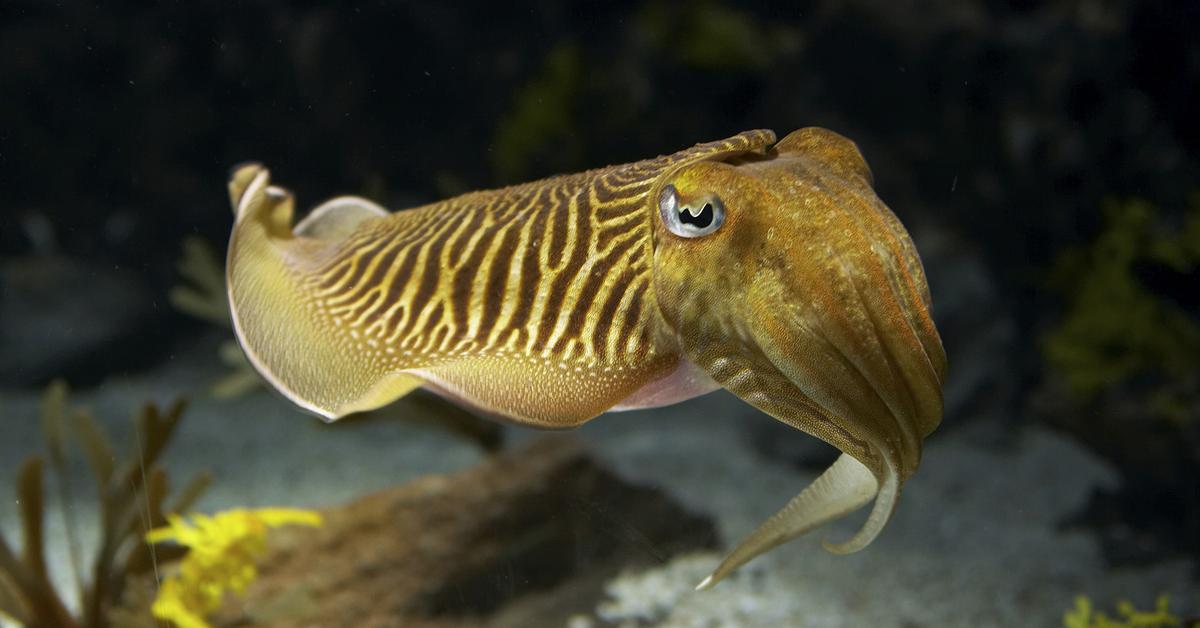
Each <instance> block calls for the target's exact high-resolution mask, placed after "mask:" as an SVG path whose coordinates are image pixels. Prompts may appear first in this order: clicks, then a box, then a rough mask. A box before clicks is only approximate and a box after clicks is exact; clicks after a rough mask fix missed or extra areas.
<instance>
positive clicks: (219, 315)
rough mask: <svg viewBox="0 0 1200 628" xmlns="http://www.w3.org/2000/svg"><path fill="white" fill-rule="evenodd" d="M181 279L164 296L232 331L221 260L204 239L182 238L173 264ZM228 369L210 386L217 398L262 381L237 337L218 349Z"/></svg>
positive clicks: (247, 389) (229, 396) (235, 394)
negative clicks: (178, 254) (179, 251)
mask: <svg viewBox="0 0 1200 628" xmlns="http://www.w3.org/2000/svg"><path fill="white" fill-rule="evenodd" d="M175 268H176V270H178V271H179V274H180V276H181V277H182V278H183V280H184V281H183V282H182V283H180V284H179V285H177V286H174V287H172V288H171V290H170V291H169V292H168V293H167V300H168V301H170V303H171V305H172V306H174V307H175V309H177V310H179V311H181V312H183V313H185V314H190V315H192V316H194V317H196V318H199V319H202V320H205V321H208V322H209V323H212V324H214V325H217V326H219V327H223V328H225V329H227V330H229V331H231V332H232V330H233V320H232V319H231V318H230V315H229V296H228V295H227V294H226V293H225V272H224V271H223V270H222V268H221V261H220V259H219V258H218V257H217V254H216V252H215V251H214V250H213V247H212V245H210V244H209V243H208V242H207V241H206V240H204V239H203V238H200V237H197V236H189V237H187V238H184V240H183V255H182V256H181V257H180V258H179V261H178V262H177V263H176V265H175ZM217 355H218V356H219V357H220V359H221V362H222V363H223V364H224V365H225V366H226V367H228V369H229V370H228V372H227V373H226V374H225V375H223V376H222V377H221V378H220V379H218V380H217V381H216V382H213V383H212V385H210V386H209V392H210V393H212V395H213V396H214V397H216V398H218V399H233V398H235V397H240V396H242V395H244V394H246V393H248V392H250V391H252V390H254V389H255V388H258V387H259V386H260V385H261V384H262V378H260V377H259V376H258V373H257V372H255V370H254V367H253V366H251V365H250V361H249V360H247V359H246V355H245V354H244V353H242V349H241V348H240V347H238V344H237V341H236V340H234V339H232V338H230V339H228V340H225V341H223V342H222V343H221V346H220V347H219V348H218V349H217Z"/></svg>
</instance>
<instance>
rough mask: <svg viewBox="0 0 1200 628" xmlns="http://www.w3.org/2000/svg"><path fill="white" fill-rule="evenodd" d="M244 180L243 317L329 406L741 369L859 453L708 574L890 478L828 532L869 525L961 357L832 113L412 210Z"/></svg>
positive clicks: (601, 408)
mask: <svg viewBox="0 0 1200 628" xmlns="http://www.w3.org/2000/svg"><path fill="white" fill-rule="evenodd" d="M229 189H230V195H231V198H232V201H233V206H234V211H235V216H236V218H235V223H234V228H233V233H232V236H231V238H230V244H229V255H228V263H227V283H228V289H229V297H230V304H231V308H232V313H233V320H234V326H235V329H236V331H237V335H238V339H239V341H240V342H241V345H242V348H243V349H244V350H245V352H246V355H247V356H248V357H249V359H250V360H251V362H252V363H253V364H254V366H255V367H256V368H257V369H258V371H259V372H260V373H261V374H262V375H263V377H265V378H266V379H267V380H268V381H269V382H271V384H272V385H273V386H274V387H275V388H277V389H278V390H279V391H280V392H281V393H283V394H284V395H285V396H286V397H288V398H289V399H291V400H292V401H294V402H295V403H296V404H298V405H299V406H301V407H303V408H305V409H307V410H309V411H311V412H313V413H316V414H318V415H320V416H321V417H324V418H325V419H327V420H334V419H337V418H338V417H341V416H344V415H346V414H349V413H353V412H359V411H365V410H370V409H372V408H377V407H379V406H382V405H385V404H387V403H389V402H391V401H393V400H395V399H396V398H398V397H400V396H402V395H404V394H406V393H408V392H409V391H411V390H413V389H415V388H418V387H421V386H425V387H428V388H431V389H434V390H436V391H438V392H439V393H441V394H443V395H445V396H447V397H449V398H451V399H454V400H456V401H458V402H460V403H462V404H464V405H467V406H470V407H472V408H475V409H478V410H480V411H482V412H485V413H488V414H491V415H496V416H501V417H505V418H508V419H511V420H513V421H516V422H519V423H523V424H527V425H533V426H537V427H543V428H567V427H574V426H577V425H580V424H582V423H583V422H585V421H587V420H589V419H591V418H592V417H595V416H597V415H599V414H601V413H603V412H605V411H607V410H613V409H626V408H637V407H650V406H655V405H663V404H666V403H673V402H676V401H680V400H683V399H686V398H689V397H693V396H696V395H699V394H703V393H705V392H708V391H710V390H713V389H715V388H717V387H724V388H726V389H728V390H729V391H731V392H733V393H734V394H735V395H737V396H738V397H740V398H741V399H743V400H745V401H746V402H747V403H750V404H751V405H753V406H755V407H756V408H758V409H760V410H762V411H763V412H766V413H767V414H770V415H771V416H773V417H775V418H776V419H778V420H780V421H782V422H784V423H786V424H788V425H791V426H793V427H796V428H798V429H800V430H803V431H805V432H807V433H809V434H812V435H814V436H816V437H818V438H820V439H822V440H824V441H826V442H828V443H830V444H832V445H834V446H835V447H837V448H838V449H839V450H841V451H842V452H843V453H842V456H841V457H840V458H839V459H838V460H837V462H835V463H834V464H833V465H832V466H831V467H830V468H829V469H828V470H827V471H826V472H825V473H823V474H822V475H821V476H820V477H819V478H817V479H816V480H815V481H814V482H813V483H812V484H811V485H810V486H809V487H808V488H806V489H805V490H804V491H803V492H801V493H800V494H799V495H798V496H796V497H795V498H794V499H793V500H792V501H791V502H789V503H788V504H787V505H786V506H785V507H784V508H783V509H782V510H780V511H779V512H778V513H777V514H775V515H774V516H772V517H771V518H770V519H768V520H767V521H766V522H764V523H763V524H762V525H761V526H760V527H759V528H758V529H757V530H755V531H754V532H752V533H751V534H750V535H749V536H748V537H746V538H745V539H744V540H743V541H742V542H741V543H740V544H739V545H738V546H737V547H736V548H735V549H734V550H733V551H732V552H731V553H730V554H729V556H728V557H726V559H725V560H724V561H723V562H722V563H721V564H720V566H718V567H717V569H716V570H715V571H714V572H713V574H712V575H711V576H709V577H708V578H707V579H706V580H705V581H704V582H702V583H701V585H700V586H701V588H706V587H708V586H711V585H712V584H714V583H715V582H717V581H718V580H720V579H721V578H723V577H725V576H726V575H728V574H729V573H730V572H732V571H733V570H734V569H736V568H737V567H738V566H740V565H742V564H744V563H745V562H747V561H748V560H750V559H751V558H753V557H755V556H757V555H758V554H761V553H763V552H765V551H767V550H769V549H771V548H772V547H774V546H776V545H779V544H781V543H784V542H786V541H788V540H790V539H793V538H795V537H797V536H799V535H801V534H803V533H805V532H807V531H809V530H812V529H813V528H815V527H817V526H820V525H822V524H824V523H826V522H828V521H831V520H833V519H836V518H839V517H842V516H844V515H846V514H848V513H850V512H852V511H854V510H857V509H859V508H861V507H862V506H865V505H866V504H868V503H870V502H871V501H872V500H874V502H875V504H874V507H873V508H872V509H871V513H870V515H869V516H868V518H867V521H866V523H865V524H864V525H863V527H862V529H861V530H860V531H859V532H858V533H857V534H856V535H855V536H854V537H852V538H851V539H849V540H847V541H845V542H842V543H840V544H831V543H828V542H826V543H825V546H826V548H827V549H829V550H830V551H834V552H852V551H857V550H859V549H861V548H863V547H865V546H866V545H868V544H869V543H870V542H871V541H872V540H873V539H874V538H875V536H876V535H877V534H878V533H879V531H880V530H882V528H883V527H884V525H885V524H886V523H887V520H888V518H889V517H890V516H891V513H892V511H893V509H894V508H895V505H896V502H897V499H898V498H899V494H900V487H901V485H902V483H903V482H904V480H905V479H907V478H908V477H909V476H910V475H912V473H913V472H914V471H915V470H916V468H917V465H918V464H919V461H920V457H921V444H922V442H923V440H924V438H925V437H926V436H927V435H928V434H929V433H930V432H932V431H933V430H934V428H935V427H937V424H938V422H939V421H940V420H941V416H942V386H941V383H942V378H943V375H944V372H945V364H946V357H945V352H944V351H943V349H942V345H941V341H940V339H939V337H938V333H937V329H936V328H935V327H934V324H933V321H932V319H931V317H930V296H929V288H928V285H927V284H926V281H925V276H924V271H923V270H922V267H921V261H920V258H919V257H918V255H917V251H916V249H915V247H914V246H913V243H912V241H911V239H910V238H909V236H908V233H907V232H906V231H905V229H904V227H903V226H902V225H901V224H900V222H899V220H897V218H896V217H895V215H893V214H892V212H891V211H890V210H889V209H888V208H887V206H886V205H884V203H883V202H882V201H881V200H879V198H878V197H877V196H876V195H875V192H874V190H873V189H872V180H871V173H870V170H869V168H868V167H867V164H866V162H865V161H864V160H863V158H862V156H861V154H860V153H859V151H858V149H857V148H856V147H855V145H854V144H853V143H852V142H850V141H849V140H847V139H846V138H844V137H842V136H840V135H838V134H836V133H833V132H831V131H827V130H825V129H819V128H806V129H801V130H798V131H795V132H794V133H792V134H790V135H788V136H787V137H785V138H784V139H783V140H781V141H779V142H776V141H775V134H774V133H772V132H771V131H765V130H759V131H748V132H745V133H741V134H739V135H736V136H733V137H731V138H729V139H726V140H721V141H717V142H709V143H705V144H699V145H697V146H694V147H692V148H689V149H687V150H683V151H680V152H677V153H674V154H671V155H666V156H662V157H658V158H655V159H649V160H645V161H639V162H636V163H631V164H625V165H620V166H611V167H608V168H602V169H598V170H591V171H588V172H583V173H579V174H574V175H567V176H559V177H553V178H550V179H545V180H542V181H536V182H533V183H527V184H524V185H519V186H514V187H509V188H504V189H500V190H492V191H483V192H473V193H470V194H466V195H463V196H459V197H456V198H452V199H449V200H446V201H443V202H440V203H435V204H432V205H425V206H422V207H416V208H412V209H408V210H404V211H400V212H396V213H388V212H386V211H385V210H383V209H382V208H380V207H378V206H377V205H375V204H373V203H371V202H370V201H366V200H364V199H359V198H354V197H341V198H337V199H334V200H332V201H329V202H327V203H325V204H324V205H322V206H320V207H318V208H316V209H314V210H313V211H312V212H311V213H310V214H309V216H308V217H306V218H305V219H304V220H302V221H301V222H300V223H299V224H296V225H295V226H293V224H292V223H293V212H294V202H293V199H292V197H291V195H290V194H289V193H288V192H287V191H285V190H283V189H281V188H278V187H274V186H272V185H270V181H269V177H268V173H267V171H266V170H265V169H263V168H262V167H260V166H258V165H254V164H251V165H246V166H242V167H240V168H238V169H237V170H236V171H235V172H234V174H233V177H232V180H231V181H230V184H229ZM701 208H703V211H702V210H701ZM685 212H686V213H685ZM714 216H715V219H714ZM681 221H682V222H693V223H695V224H694V225H683V226H681V225H680V222H681ZM695 225H700V226H701V227H702V228H697V227H696V226H695Z"/></svg>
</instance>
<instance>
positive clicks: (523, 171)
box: [492, 43, 584, 183]
mask: <svg viewBox="0 0 1200 628" xmlns="http://www.w3.org/2000/svg"><path fill="white" fill-rule="evenodd" d="M583 75H584V66H583V60H582V58H581V56H580V53H579V47H578V46H577V45H575V44H573V43H562V44H559V45H557V46H555V47H554V48H553V49H552V50H550V52H549V53H548V54H547V55H546V58H545V60H544V61H543V65H542V68H541V71H540V72H539V74H538V75H537V76H536V77H534V78H532V79H531V80H530V81H529V82H528V83H526V84H525V85H523V86H522V87H521V88H520V89H518V90H517V91H516V93H515V94H514V96H513V103H512V108H511V109H510V110H509V111H508V113H507V114H505V115H504V117H503V118H502V119H501V120H500V123H499V125H498V126H497V128H496V134H495V138H494V140H493V147H494V148H493V150H492V167H493V169H494V170H495V172H496V177H497V179H498V180H500V181H502V182H505V183H513V182H516V181H518V180H520V179H522V178H524V177H526V176H528V175H529V174H530V173H531V172H532V171H533V170H534V168H533V166H534V163H535V162H536V160H537V158H538V157H541V156H543V154H544V153H546V152H548V151H553V152H554V153H555V154H556V155H558V156H559V158H562V159H564V160H565V161H567V162H570V161H572V160H573V159H577V158H578V156H579V155H580V153H581V150H582V145H581V144H580V142H579V140H578V134H577V133H576V132H575V129H576V128H577V127H578V116H577V113H578V104H579V99H580V98H581V90H582V89H583ZM564 153H565V154H566V155H567V156H566V157H565V158H564V157H563V154H564Z"/></svg>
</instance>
